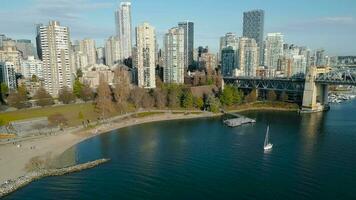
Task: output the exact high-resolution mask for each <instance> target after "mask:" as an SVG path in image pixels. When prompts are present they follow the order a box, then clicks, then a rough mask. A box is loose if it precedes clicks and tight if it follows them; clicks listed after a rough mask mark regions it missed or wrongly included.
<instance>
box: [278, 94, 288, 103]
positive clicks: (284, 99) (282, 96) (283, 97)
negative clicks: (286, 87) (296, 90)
mask: <svg viewBox="0 0 356 200" xmlns="http://www.w3.org/2000/svg"><path fill="white" fill-rule="evenodd" d="M280 100H281V101H283V102H286V101H288V100H289V96H288V94H287V93H286V92H283V93H282V95H281V97H280Z"/></svg>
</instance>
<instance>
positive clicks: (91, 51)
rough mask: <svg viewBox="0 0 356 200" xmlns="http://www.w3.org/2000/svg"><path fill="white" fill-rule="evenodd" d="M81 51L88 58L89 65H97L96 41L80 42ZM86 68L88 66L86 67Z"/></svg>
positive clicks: (85, 40) (86, 40)
mask: <svg viewBox="0 0 356 200" xmlns="http://www.w3.org/2000/svg"><path fill="white" fill-rule="evenodd" d="M79 49H80V51H81V52H82V53H83V54H84V55H86V56H87V59H88V61H87V62H88V65H94V64H96V47H95V40H93V39H84V40H81V41H80V42H79ZM85 67H86V66H85Z"/></svg>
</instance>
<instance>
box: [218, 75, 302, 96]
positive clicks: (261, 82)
mask: <svg viewBox="0 0 356 200" xmlns="http://www.w3.org/2000/svg"><path fill="white" fill-rule="evenodd" d="M224 82H225V84H232V85H234V86H236V87H238V88H240V89H260V90H274V91H282V92H283V91H284V92H291V93H303V91H304V84H305V80H304V79H302V78H298V79H291V78H273V79H268V78H252V77H226V78H224Z"/></svg>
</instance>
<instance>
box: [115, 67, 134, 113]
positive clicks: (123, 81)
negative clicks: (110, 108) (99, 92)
mask: <svg viewBox="0 0 356 200" xmlns="http://www.w3.org/2000/svg"><path fill="white" fill-rule="evenodd" d="M114 77H115V78H114V97H115V101H116V104H117V107H118V108H119V110H120V111H125V110H126V109H127V100H128V99H129V96H130V86H131V84H130V77H129V74H128V72H127V70H125V69H124V68H123V67H118V68H117V69H116V70H115V75H114Z"/></svg>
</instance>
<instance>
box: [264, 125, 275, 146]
mask: <svg viewBox="0 0 356 200" xmlns="http://www.w3.org/2000/svg"><path fill="white" fill-rule="evenodd" d="M272 147H273V144H271V143H269V126H268V127H267V132H266V138H265V143H264V146H263V148H264V150H271V149H272Z"/></svg>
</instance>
